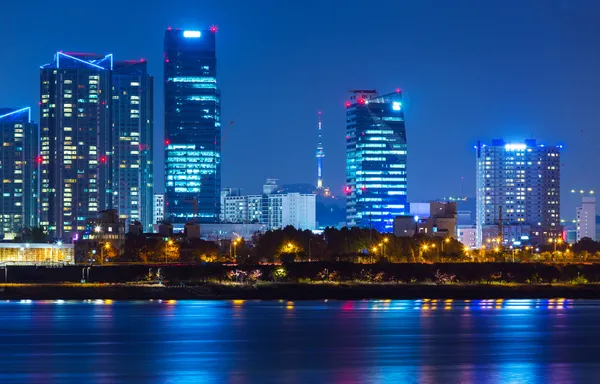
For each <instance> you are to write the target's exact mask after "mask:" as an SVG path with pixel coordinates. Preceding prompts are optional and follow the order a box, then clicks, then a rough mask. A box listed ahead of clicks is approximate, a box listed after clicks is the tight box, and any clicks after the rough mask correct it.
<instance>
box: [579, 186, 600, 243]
mask: <svg viewBox="0 0 600 384" xmlns="http://www.w3.org/2000/svg"><path fill="white" fill-rule="evenodd" d="M584 237H588V238H590V239H592V240H597V239H596V198H595V197H594V196H583V197H582V198H581V207H577V241H579V240H581V239H583V238H584Z"/></svg>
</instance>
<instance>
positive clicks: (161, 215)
mask: <svg viewBox="0 0 600 384" xmlns="http://www.w3.org/2000/svg"><path fill="white" fill-rule="evenodd" d="M164 219H165V195H163V194H162V193H155V194H154V200H153V201H152V222H153V223H154V224H158V223H160V222H161V221H163V220H164Z"/></svg>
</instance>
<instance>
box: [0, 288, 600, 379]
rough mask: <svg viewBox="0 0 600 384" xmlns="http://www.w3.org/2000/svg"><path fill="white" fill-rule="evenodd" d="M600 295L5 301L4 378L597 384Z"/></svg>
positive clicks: (0, 312)
mask: <svg viewBox="0 0 600 384" xmlns="http://www.w3.org/2000/svg"><path fill="white" fill-rule="evenodd" d="M599 324H600V301H593V300H567V299H551V300H538V299H531V300H429V299H422V300H364V301H334V300H323V301H295V302H292V301H283V300H282V301H244V300H234V301H174V300H169V301H166V300H165V301H161V300H154V301H113V300H86V301H64V300H56V301H31V300H21V301H4V302H0V382H2V383H10V382H14V383H84V382H85V383H122V382H127V383H165V382H168V383H223V382H229V383H239V384H243V383H270V382H273V383H282V382H283V383H306V382H314V383H319V382H327V383H411V382H415V383H416V382H419V383H439V382H444V383H454V382H461V383H481V382H490V383H506V382H514V383H519V382H522V383H546V382H595V381H596V377H597V375H599V374H600V353H598V352H599V351H600V348H599V346H600V327H598V325H599Z"/></svg>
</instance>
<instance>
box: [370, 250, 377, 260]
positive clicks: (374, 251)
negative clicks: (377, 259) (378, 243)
mask: <svg viewBox="0 0 600 384" xmlns="http://www.w3.org/2000/svg"><path fill="white" fill-rule="evenodd" d="M372 251H373V253H372V254H371V255H377V247H373V248H372ZM371 261H373V257H372V256H371Z"/></svg>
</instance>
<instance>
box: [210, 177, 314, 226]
mask: <svg viewBox="0 0 600 384" xmlns="http://www.w3.org/2000/svg"><path fill="white" fill-rule="evenodd" d="M276 191H277V185H276V184H275V180H274V179H269V180H267V184H266V185H265V186H264V188H263V192H265V193H264V194H263V195H246V196H227V195H225V196H223V200H222V204H221V217H222V221H223V222H224V223H257V224H264V225H266V226H267V228H268V229H279V228H284V227H286V226H288V225H291V226H294V227H295V228H298V229H309V230H314V229H316V228H317V220H316V212H317V199H316V195H315V194H302V193H276Z"/></svg>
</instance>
